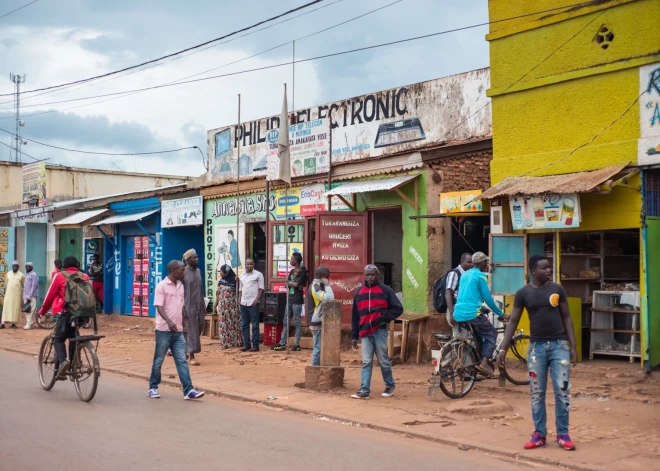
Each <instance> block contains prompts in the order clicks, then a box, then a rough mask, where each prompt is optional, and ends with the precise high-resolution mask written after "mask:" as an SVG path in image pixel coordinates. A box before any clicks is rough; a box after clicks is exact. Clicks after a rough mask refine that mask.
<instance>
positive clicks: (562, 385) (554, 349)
mask: <svg viewBox="0 0 660 471" xmlns="http://www.w3.org/2000/svg"><path fill="white" fill-rule="evenodd" d="M570 365H571V353H570V344H569V342H568V340H552V341H549V342H532V343H530V344H529V349H528V351H527V369H528V370H529V380H530V381H529V386H530V389H531V391H532V419H533V420H534V429H535V431H536V432H539V433H540V434H541V436H542V437H546V436H547V435H548V431H547V429H546V426H545V424H546V413H545V391H546V385H547V382H548V368H549V369H550V379H551V380H552V389H553V390H554V392H555V421H556V427H557V435H567V434H568V409H569V408H570V404H571V403H570V395H569V391H570V389H571V383H570V382H569V375H570Z"/></svg>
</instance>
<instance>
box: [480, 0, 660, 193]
mask: <svg viewBox="0 0 660 471" xmlns="http://www.w3.org/2000/svg"><path fill="white" fill-rule="evenodd" d="M572 3H575V2H570V1H568V0H542V1H538V2H525V1H522V0H515V1H511V0H491V1H490V2H489V7H490V20H491V21H494V20H498V19H501V18H509V17H513V16H518V15H524V14H527V13H529V12H530V11H540V10H548V9H551V8H557V7H561V6H565V5H567V4H572ZM594 3H596V4H595V5H591V6H587V7H581V8H571V9H570V11H569V12H568V13H557V14H554V13H548V14H545V15H544V16H543V18H540V17H539V18H538V19H536V18H535V17H526V18H521V19H518V20H515V21H509V22H502V23H494V24H491V34H489V35H488V36H487V38H488V40H489V41H490V51H491V60H490V62H491V75H492V76H491V86H492V88H491V89H490V90H489V96H491V97H492V98H493V103H492V106H493V123H494V124H493V147H494V160H493V162H492V178H493V183H497V182H499V181H500V180H502V179H503V178H505V177H506V176H508V175H522V174H526V173H528V172H529V174H530V175H554V174H561V173H570V172H578V171H583V170H593V169H597V168H602V167H604V166H607V165H614V164H628V163H632V164H633V165H634V164H636V163H637V140H638V139H639V137H640V110H639V106H636V100H637V99H638V97H639V95H640V92H639V87H640V71H639V67H640V66H642V65H644V64H651V63H653V62H660V51H659V49H658V40H657V24H658V20H657V19H658V18H660V3H659V2H657V1H655V0H637V1H630V0H614V1H610V2H594ZM615 6H616V7H615ZM603 27H606V28H608V31H611V32H612V33H613V34H614V38H613V40H612V41H611V43H610V44H609V46H608V48H607V49H603V48H602V47H601V45H600V44H598V43H597V42H596V41H595V39H596V36H597V35H598V32H599V31H600V30H601V29H602V28H603ZM544 58H547V59H546V60H543V59H544ZM612 123H614V124H612ZM601 131H602V132H601ZM596 136H597V137H596ZM580 146H584V147H582V148H580ZM578 148H579V150H575V149H578Z"/></svg>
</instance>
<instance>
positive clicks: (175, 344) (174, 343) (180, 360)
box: [149, 330, 193, 395]
mask: <svg viewBox="0 0 660 471" xmlns="http://www.w3.org/2000/svg"><path fill="white" fill-rule="evenodd" d="M168 350H172V358H174V365H175V366H176V371H177V373H179V381H181V386H183V394H184V395H186V394H188V393H189V392H190V391H191V390H192V389H193V385H192V380H191V379H190V370H189V369H188V363H186V339H185V338H184V337H183V332H163V331H160V330H157V331H156V351H155V352H154V363H153V365H152V366H151V378H149V389H158V385H159V384H160V368H161V366H163V361H164V360H165V355H166V354H167V351H168Z"/></svg>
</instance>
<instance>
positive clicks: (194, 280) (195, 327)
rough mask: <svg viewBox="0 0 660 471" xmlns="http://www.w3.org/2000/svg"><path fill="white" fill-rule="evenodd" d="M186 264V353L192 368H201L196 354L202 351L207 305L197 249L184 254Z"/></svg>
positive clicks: (184, 286)
mask: <svg viewBox="0 0 660 471" xmlns="http://www.w3.org/2000/svg"><path fill="white" fill-rule="evenodd" d="M183 261H184V262H185V264H186V269H185V270H184V277H183V290H184V293H185V305H184V307H185V322H186V335H185V337H186V353H188V361H189V363H190V365H191V366H199V361H198V360H196V359H195V353H199V352H201V351H202V342H201V338H200V337H201V335H202V332H204V316H205V315H206V305H205V304H206V303H205V302H204V286H202V273H201V272H200V270H199V258H198V257H197V252H196V251H195V249H190V250H188V251H187V252H186V253H185V254H183Z"/></svg>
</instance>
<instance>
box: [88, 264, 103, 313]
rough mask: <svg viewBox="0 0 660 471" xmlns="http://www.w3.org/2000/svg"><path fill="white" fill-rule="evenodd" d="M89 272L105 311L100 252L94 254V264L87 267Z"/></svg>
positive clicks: (101, 310) (100, 305)
mask: <svg viewBox="0 0 660 471" xmlns="http://www.w3.org/2000/svg"><path fill="white" fill-rule="evenodd" d="M87 274H88V275H89V278H90V279H91V280H92V288H94V294H95V295H96V300H97V302H98V306H99V308H100V312H103V264H102V263H101V260H100V257H99V254H97V253H95V254H94V256H93V258H92V264H91V265H90V266H89V268H88V269H87Z"/></svg>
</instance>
